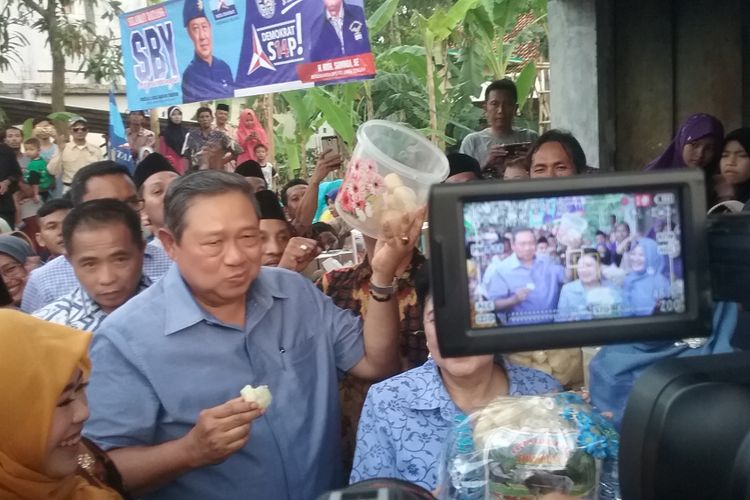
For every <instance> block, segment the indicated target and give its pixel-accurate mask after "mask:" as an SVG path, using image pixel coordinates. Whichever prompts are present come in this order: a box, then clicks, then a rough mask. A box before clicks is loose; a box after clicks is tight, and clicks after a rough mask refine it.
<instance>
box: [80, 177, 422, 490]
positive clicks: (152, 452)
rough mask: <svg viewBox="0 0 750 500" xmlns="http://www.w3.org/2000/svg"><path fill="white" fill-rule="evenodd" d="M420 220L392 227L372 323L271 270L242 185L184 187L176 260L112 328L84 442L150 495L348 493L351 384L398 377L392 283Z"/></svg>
mask: <svg viewBox="0 0 750 500" xmlns="http://www.w3.org/2000/svg"><path fill="white" fill-rule="evenodd" d="M423 217H424V211H418V212H416V213H413V214H409V215H407V216H405V217H404V219H403V220H401V221H398V222H397V223H395V224H393V225H392V226H387V227H385V228H384V230H385V232H384V234H385V235H386V237H384V241H382V242H380V244H379V246H378V249H377V251H376V253H375V255H374V257H373V259H372V262H371V265H372V268H373V274H372V280H371V287H370V289H371V293H370V298H369V302H368V310H369V312H368V315H367V320H365V322H364V325H362V323H361V320H359V319H358V318H356V317H355V316H354V315H353V314H351V313H350V312H348V311H344V310H341V309H339V308H337V307H336V306H335V305H334V304H333V302H331V301H330V299H329V298H328V297H326V296H324V295H323V294H322V293H320V292H319V291H318V290H317V289H316V288H315V286H314V285H313V284H312V283H311V282H309V281H308V280H306V279H305V278H304V277H302V276H300V275H299V274H298V273H294V272H290V271H286V270H283V269H279V268H269V267H261V265H260V261H261V249H262V242H261V237H260V229H259V217H258V206H257V202H256V200H255V197H254V195H253V193H252V188H251V186H250V185H249V184H248V183H247V182H246V181H245V179H243V178H242V177H241V176H239V175H237V174H233V173H228V172H221V171H202V172H196V173H192V174H189V175H187V176H185V177H182V178H180V179H178V180H176V181H174V182H173V183H172V185H171V186H170V188H169V191H168V192H167V196H166V199H165V225H166V228H163V229H161V230H160V231H159V235H158V236H159V238H161V240H162V242H163V243H164V248H165V250H166V251H167V253H168V254H169V255H170V257H172V259H173V260H174V265H173V266H172V268H171V269H170V271H169V272H168V273H167V274H166V275H165V276H164V278H163V279H162V280H160V281H159V282H157V283H156V284H154V285H153V286H152V287H151V288H149V289H148V290H146V291H144V292H143V293H141V294H140V295H138V296H137V297H135V298H133V299H132V300H131V301H130V302H128V303H127V304H125V305H124V306H122V307H121V308H120V309H118V310H117V311H115V312H114V313H112V314H111V315H110V316H109V317H108V318H107V319H106V320H105V321H104V323H102V325H101V327H100V328H99V330H98V332H97V335H96V336H95V338H94V342H93V345H92V348H91V356H92V360H93V364H94V371H93V373H92V375H91V385H90V388H89V398H90V402H91V416H92V418H91V419H90V420H89V422H88V423H87V425H86V427H85V429H84V432H85V434H86V435H87V436H88V437H90V438H92V439H93V440H94V441H95V442H97V443H98V444H99V445H100V446H102V447H103V448H105V449H106V450H108V451H109V454H110V457H111V458H112V460H114V462H115V464H116V465H117V467H118V469H119V470H120V472H121V473H122V476H123V479H124V482H125V484H126V485H127V487H128V489H129V490H130V491H131V492H132V493H133V494H134V495H137V496H139V497H140V498H143V499H153V498H159V499H162V500H163V499H178V498H179V499H183V498H201V499H225V498H245V497H247V496H248V495H251V496H253V497H254V498H273V499H287V498H288V499H304V498H316V497H317V496H318V495H319V494H320V493H322V492H324V491H326V490H329V489H331V488H334V487H337V486H341V485H342V484H344V482H345V478H344V477H343V476H342V471H341V465H340V464H341V460H340V458H339V456H338V450H339V447H338V446H337V444H336V443H337V442H338V439H339V422H340V410H339V400H338V390H337V388H338V378H339V376H340V375H341V374H343V373H345V372H349V373H353V374H354V375H356V376H357V377H360V378H364V379H368V380H376V379H382V378H385V377H387V376H390V375H392V374H394V373H395V372H396V371H398V370H399V353H398V311H397V306H396V300H395V295H394V292H395V288H394V276H395V271H396V266H397V265H398V263H399V262H401V261H402V260H403V259H404V257H405V256H407V255H408V254H410V253H411V251H412V248H413V246H414V243H415V241H416V238H417V237H418V236H419V233H420V228H421V223H422V220H423ZM246 384H251V385H255V386H257V385H267V386H268V387H269V388H270V391H271V393H272V394H273V401H272V403H271V404H270V406H269V407H268V408H261V407H260V406H259V405H258V404H257V403H254V402H246V401H245V400H243V399H242V398H240V397H239V395H240V390H241V389H242V388H243V386H245V385H246Z"/></svg>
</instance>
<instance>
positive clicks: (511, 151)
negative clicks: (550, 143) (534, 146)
mask: <svg viewBox="0 0 750 500" xmlns="http://www.w3.org/2000/svg"><path fill="white" fill-rule="evenodd" d="M503 147H504V148H505V150H506V151H507V152H508V156H507V157H506V160H507V159H511V158H518V157H521V156H523V155H525V154H526V153H527V152H528V151H529V148H530V147H531V143H530V142H517V143H515V144H503Z"/></svg>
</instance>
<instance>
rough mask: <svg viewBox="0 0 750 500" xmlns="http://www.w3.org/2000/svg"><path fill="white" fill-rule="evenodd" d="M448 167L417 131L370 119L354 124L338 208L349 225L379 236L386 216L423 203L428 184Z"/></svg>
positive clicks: (442, 176) (441, 176)
mask: <svg viewBox="0 0 750 500" xmlns="http://www.w3.org/2000/svg"><path fill="white" fill-rule="evenodd" d="M448 173H449V168H448V159H447V158H446V156H445V154H444V153H443V152H442V151H440V150H439V149H438V148H437V147H435V145H433V144H432V143H431V142H430V141H428V140H427V139H425V138H424V136H422V135H421V134H420V133H419V132H417V131H416V130H412V129H410V128H407V127H404V126H402V125H398V124H396V123H392V122H388V121H385V120H371V121H368V122H366V123H364V124H363V125H362V126H361V127H359V130H357V146H356V147H355V148H354V152H353V153H352V159H351V161H350V162H349V166H348V168H347V170H346V174H345V176H344V183H343V184H342V185H341V188H340V189H339V194H338V196H337V197H336V209H337V210H338V213H339V214H340V215H341V217H342V218H343V219H344V221H345V222H346V223H347V224H349V225H350V226H351V227H352V228H355V229H358V230H360V231H361V232H362V233H364V234H366V235H368V236H371V237H373V238H377V237H378V236H379V235H380V232H381V228H382V225H383V223H384V222H385V221H387V220H389V219H392V218H397V217H399V216H400V215H402V214H404V213H405V212H409V211H412V210H415V209H416V208H418V207H420V206H422V205H424V204H426V203H427V197H428V194H429V191H430V186H431V185H432V184H436V183H440V182H443V181H444V180H445V179H446V177H448Z"/></svg>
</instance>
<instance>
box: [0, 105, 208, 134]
mask: <svg viewBox="0 0 750 500" xmlns="http://www.w3.org/2000/svg"><path fill="white" fill-rule="evenodd" d="M0 108H2V110H3V111H4V112H5V114H6V115H7V116H8V122H9V123H14V124H20V123H23V122H25V121H26V120H28V119H29V118H41V117H43V116H47V115H49V114H51V113H52V105H51V104H49V103H47V102H40V101H30V100H26V99H16V98H14V97H2V96H0ZM65 111H67V112H68V113H73V114H76V115H79V116H82V117H84V118H86V121H87V122H88V126H89V130H90V131H91V132H93V133H97V134H106V133H107V129H108V128H109V111H108V110H102V109H94V108H83V107H80V106H66V107H65ZM121 115H122V119H123V120H124V121H125V123H126V124H127V121H126V120H127V114H125V113H121ZM184 123H185V124H186V125H188V126H190V125H194V124H195V122H190V121H188V120H185V121H184ZM159 124H160V126H161V127H162V128H163V127H166V126H167V120H166V119H165V118H159Z"/></svg>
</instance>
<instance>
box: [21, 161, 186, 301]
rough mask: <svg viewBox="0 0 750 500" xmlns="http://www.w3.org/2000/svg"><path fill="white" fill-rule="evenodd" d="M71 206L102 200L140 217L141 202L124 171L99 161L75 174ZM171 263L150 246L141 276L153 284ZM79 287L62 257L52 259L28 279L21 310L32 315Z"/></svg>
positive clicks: (125, 168) (114, 164)
mask: <svg viewBox="0 0 750 500" xmlns="http://www.w3.org/2000/svg"><path fill="white" fill-rule="evenodd" d="M70 194H71V199H72V201H73V204H74V205H80V204H81V203H83V202H86V201H91V200H101V199H107V198H111V199H115V200H119V201H122V202H124V203H126V204H128V205H129V206H130V208H132V209H133V210H135V211H136V212H138V213H140V211H141V209H142V208H143V201H142V200H141V199H140V198H139V197H138V194H137V191H136V188H135V184H134V183H133V178H132V177H131V175H130V171H129V170H128V169H127V167H125V166H123V165H120V164H118V163H115V162H113V161H98V162H95V163H92V164H91V165H87V166H85V167H83V168H82V169H81V170H79V171H78V172H76V175H75V177H73V183H72V184H71V187H70ZM171 263H172V261H171V260H170V259H169V257H168V256H167V254H166V253H164V250H162V249H161V248H160V247H159V246H156V245H154V244H153V243H149V244H148V245H146V250H145V251H144V256H143V275H144V276H146V277H148V278H149V280H150V281H152V282H153V281H156V280H158V279H159V278H161V277H162V275H164V273H166V272H167V269H169V266H170V265H171ZM78 286H80V283H79V282H78V278H76V275H75V272H74V270H73V266H72V265H71V264H70V261H69V260H68V259H67V258H66V257H65V256H63V255H61V256H59V257H56V258H54V259H52V260H51V261H49V262H47V263H46V264H45V265H43V266H42V267H40V268H38V269H34V270H33V271H32V272H31V274H30V275H29V280H28V282H27V283H26V288H25V289H24V291H23V299H22V301H21V309H22V310H23V311H24V312H27V313H32V312H34V311H36V310H38V309H41V308H42V307H44V306H46V305H48V304H51V303H52V302H54V301H56V300H57V299H59V298H60V297H63V296H64V295H67V294H69V293H71V292H72V291H73V290H75V289H76V288H77V287H78Z"/></svg>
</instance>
